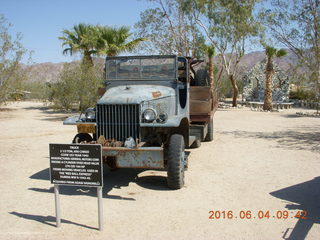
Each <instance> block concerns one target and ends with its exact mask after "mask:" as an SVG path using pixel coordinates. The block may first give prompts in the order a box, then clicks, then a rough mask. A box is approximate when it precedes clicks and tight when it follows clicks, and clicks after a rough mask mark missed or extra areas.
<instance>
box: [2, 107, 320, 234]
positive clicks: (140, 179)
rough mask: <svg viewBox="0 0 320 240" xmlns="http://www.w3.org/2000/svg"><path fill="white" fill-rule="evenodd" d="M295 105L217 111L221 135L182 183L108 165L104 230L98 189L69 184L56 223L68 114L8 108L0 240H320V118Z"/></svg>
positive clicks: (193, 155)
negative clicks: (56, 161)
mask: <svg viewBox="0 0 320 240" xmlns="http://www.w3.org/2000/svg"><path fill="white" fill-rule="evenodd" d="M298 111H301V109H290V110H285V111H283V112H272V113H268V112H254V111H250V109H248V108H244V109H225V110H220V111H218V112H217V113H216V115H215V140H214V141H213V142H209V143H202V146H201V147H200V148H198V149H193V150H189V151H190V156H189V170H188V171H187V172H186V185H185V187H184V188H182V189H180V190H176V191H173V190H169V189H168V188H167V186H166V178H165V176H166V173H165V172H161V171H141V170H134V169H120V170H118V171H114V172H110V171H109V170H107V169H105V171H104V183H105V186H104V188H103V206H104V231H103V232H100V231H98V230H97V227H98V215H97V198H96V197H95V196H96V190H95V189H94V188H79V187H70V186H69V187H62V188H61V196H60V201H61V214H62V225H61V228H56V227H55V211H54V194H53V186H52V184H51V183H50V181H49V170H48V167H49V159H48V144H49V143H70V141H71V140H72V138H73V136H74V134H75V132H76V129H75V127H74V126H63V125H62V120H63V119H64V118H65V117H66V116H67V115H66V114H61V113H56V112H53V111H51V110H48V109H47V108H45V107H43V104H42V103H39V102H32V101H30V102H18V103H11V104H9V105H7V106H3V107H1V108H0V132H1V136H0V190H1V192H2V197H1V198H0V209H1V215H0V226H1V231H0V239H41V240H42V239H57V238H58V239H78V240H79V239H80V240H81V239H109V240H110V239H273V240H274V239H319V236H320V227H319V223H320V177H319V170H320V155H319V153H320V145H319V144H320V119H319V118H313V117H304V116H298V115H296V114H295V113H296V112H298ZM299 212H300V215H299V216H300V218H296V217H295V215H296V214H297V213H299ZM287 214H288V216H287ZM304 215H306V218H307V219H303V218H305V217H304ZM210 217H212V218H213V219H210ZM259 217H260V218H261V219H260V218H259ZM278 218H280V219H278Z"/></svg>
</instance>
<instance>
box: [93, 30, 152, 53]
mask: <svg viewBox="0 0 320 240" xmlns="http://www.w3.org/2000/svg"><path fill="white" fill-rule="evenodd" d="M97 28H98V31H99V39H98V42H97V50H98V53H99V54H103V55H107V56H116V55H118V54H119V53H121V52H125V51H129V52H130V51H132V50H134V49H135V48H136V47H137V46H138V45H139V44H140V43H141V42H142V41H144V40H146V39H145V38H137V39H134V40H132V41H128V38H129V37H130V36H131V35H132V34H131V33H130V32H129V31H130V28H128V27H120V28H115V27H106V26H97Z"/></svg>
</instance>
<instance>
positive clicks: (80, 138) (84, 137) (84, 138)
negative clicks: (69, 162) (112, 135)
mask: <svg viewBox="0 0 320 240" xmlns="http://www.w3.org/2000/svg"><path fill="white" fill-rule="evenodd" d="M91 141H92V137H91V136H90V134H88V133H78V134H77V135H76V136H75V137H74V138H73V140H72V143H81V142H91Z"/></svg>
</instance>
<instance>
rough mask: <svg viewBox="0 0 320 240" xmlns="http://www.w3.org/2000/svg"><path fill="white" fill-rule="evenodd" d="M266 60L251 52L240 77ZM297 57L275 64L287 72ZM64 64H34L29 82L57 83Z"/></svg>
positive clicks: (282, 59) (279, 60)
mask: <svg viewBox="0 0 320 240" xmlns="http://www.w3.org/2000/svg"><path fill="white" fill-rule="evenodd" d="M264 58H265V53H264V52H263V51H258V52H251V53H248V54H246V55H245V56H244V57H243V58H242V60H241V61H240V63H239V67H240V69H239V73H240V75H243V74H245V72H247V71H248V70H250V69H251V68H252V67H253V66H254V65H255V64H256V63H258V62H259V61H261V60H263V59H264ZM95 61H104V60H103V59H96V60H95ZM296 62H297V60H296V58H295V56H294V55H293V54H292V53H291V52H289V53H288V55H287V56H285V57H283V58H280V59H275V63H276V64H278V65H279V66H280V68H281V69H283V70H284V71H285V72H287V71H288V70H289V69H290V64H294V63H296ZM63 65H64V63H51V62H46V63H39V64H34V65H33V66H32V68H31V70H30V72H29V79H28V81H29V82H55V81H57V80H58V78H59V73H60V72H61V71H62V69H63Z"/></svg>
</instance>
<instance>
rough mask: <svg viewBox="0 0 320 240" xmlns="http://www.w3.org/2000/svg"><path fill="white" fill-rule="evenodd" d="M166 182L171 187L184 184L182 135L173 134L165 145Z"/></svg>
mask: <svg viewBox="0 0 320 240" xmlns="http://www.w3.org/2000/svg"><path fill="white" fill-rule="evenodd" d="M166 152H167V169H168V170H167V175H168V177H167V182H168V186H169V187H170V188H172V189H180V188H182V187H183V185H184V157H185V155H184V154H185V153H184V139H183V136H182V135H179V134H173V135H172V136H171V137H170V141H169V145H168V146H167V151H166Z"/></svg>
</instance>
